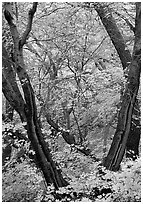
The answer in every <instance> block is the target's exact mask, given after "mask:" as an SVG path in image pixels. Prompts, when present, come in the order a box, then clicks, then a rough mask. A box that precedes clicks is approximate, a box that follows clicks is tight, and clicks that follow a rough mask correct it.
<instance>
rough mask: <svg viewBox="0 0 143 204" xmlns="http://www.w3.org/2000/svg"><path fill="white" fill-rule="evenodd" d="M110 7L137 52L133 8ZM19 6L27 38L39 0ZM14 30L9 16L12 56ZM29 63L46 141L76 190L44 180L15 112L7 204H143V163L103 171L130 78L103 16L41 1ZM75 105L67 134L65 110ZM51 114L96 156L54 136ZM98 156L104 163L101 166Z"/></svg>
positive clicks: (9, 134)
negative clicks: (30, 15)
mask: <svg viewBox="0 0 143 204" xmlns="http://www.w3.org/2000/svg"><path fill="white" fill-rule="evenodd" d="M108 4H109V6H110V8H111V10H112V12H113V16H114V18H115V20H116V22H117V25H118V26H119V28H120V30H121V32H122V34H123V36H124V39H125V43H126V46H127V48H128V49H129V50H132V48H133V41H134V35H133V32H131V31H130V27H129V24H126V22H127V20H128V21H130V22H131V23H132V24H133V22H134V18H135V6H134V4H133V3H123V2H121V3H114V2H113V3H108ZM17 5H18V9H19V14H18V19H17V21H16V24H17V25H18V29H19V33H20V34H21V33H23V31H24V30H25V25H26V21H27V10H29V8H31V5H32V3H28V2H23V3H21V2H20V3H17ZM117 5H118V6H117ZM125 19H126V20H125ZM9 32H10V31H9V28H8V26H7V24H6V22H5V20H4V19H3V43H4V44H5V46H6V48H7V50H8V53H9V54H10V53H11V49H12V39H11V37H10V35H9V34H10V33H9ZM8 36H9V38H10V39H9V38H8ZM24 59H25V64H26V70H27V72H28V75H29V76H30V80H31V83H32V86H33V88H34V92H35V96H36V104H37V109H38V116H39V121H40V122H41V123H42V132H43V134H44V139H45V141H46V142H47V144H48V145H49V146H50V149H51V153H52V156H53V159H54V161H55V162H56V163H57V167H58V169H62V174H63V176H64V177H65V179H66V180H68V182H69V183H70V185H69V186H67V187H64V188H60V189H59V190H58V191H55V189H54V188H53V186H48V187H47V186H45V184H44V179H43V175H42V174H41V172H40V170H39V168H38V165H37V166H36V164H35V160H33V159H35V158H34V154H35V153H34V152H33V150H32V149H31V144H30V142H29V140H28V137H27V132H26V124H24V123H23V124H22V123H21V122H19V118H18V117H17V115H16V113H15V115H16V116H15V117H14V121H13V122H12V123H7V124H5V123H4V124H3V131H2V133H3V135H2V140H3V144H2V145H3V154H4V153H5V155H6V156H4V157H3V158H4V159H3V160H4V162H3V178H2V179H3V201H4V202H32V201H33V202H35V201H39V202H42V201H45V202H48V201H52V202H58V201H68V202H69V201H77V202H78V201H81V202H91V201H92V202H97V201H103V202H104V201H107V202H139V201H141V172H140V168H141V167H140V164H141V161H140V158H138V159H137V160H135V161H130V160H126V159H124V161H123V162H122V164H121V169H120V170H119V172H110V171H107V170H106V169H104V168H103V167H102V166H101V163H102V161H103V160H104V157H105V155H106V153H107V151H108V149H109V146H110V144H111V139H112V137H113V134H114V132H115V128H116V124H117V114H118V111H119V108H120V101H121V99H120V96H121V91H123V89H124V85H125V78H124V76H123V75H124V73H123V70H122V66H121V62H120V60H119V57H118V55H117V53H116V50H115V49H114V47H113V45H112V43H111V40H110V38H109V37H108V36H107V33H106V31H105V29H104V28H103V25H102V24H101V22H100V20H99V17H98V15H97V13H96V12H95V11H94V10H93V9H91V10H90V9H86V8H84V3H57V2H54V3H53V2H48V3H46V2H45V3H39V4H38V10H37V12H36V14H35V17H34V22H33V25H32V32H30V35H29V37H28V39H27V42H26V44H25V46H24ZM16 80H17V79H16ZM18 83H19V82H18ZM21 92H22V91H21ZM22 96H23V93H22ZM139 103H140V101H139ZM71 107H72V109H73V110H72V112H71V113H70V115H69V118H70V120H69V123H70V127H69V129H68V128H67V118H66V116H65V112H64V111H65V110H69V109H70V108H71ZM3 112H5V110H4V109H3ZM45 112H47V113H49V114H50V116H51V118H52V119H53V120H54V121H55V122H56V123H58V124H59V125H60V126H61V127H63V128H65V129H68V131H70V134H71V135H74V136H75V137H76V139H77V141H78V142H79V135H80V134H81V135H82V137H83V138H84V141H83V144H85V145H86V146H87V147H88V148H89V149H90V150H91V153H90V155H89V156H85V155H83V154H81V153H79V152H77V150H76V148H73V147H71V146H70V145H68V144H66V143H65V141H64V140H63V138H62V136H61V133H59V132H56V131H55V132H54V131H53V129H52V128H51V127H50V126H49V125H48V124H47V121H46V119H45V117H44V113H45ZM29 157H30V158H31V159H30V158H29ZM96 158H98V159H99V160H100V161H99V162H96V161H97V160H96ZM33 161H34V162H33Z"/></svg>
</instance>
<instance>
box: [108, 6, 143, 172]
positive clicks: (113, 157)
mask: <svg viewBox="0 0 143 204" xmlns="http://www.w3.org/2000/svg"><path fill="white" fill-rule="evenodd" d="M140 72H141V4H140V3H137V4H136V21H135V43H134V49H133V55H132V61H131V64H130V67H129V74H128V80H127V84H126V90H125V93H124V95H123V101H122V105H121V110H120V112H119V116H118V124H117V129H116V132H115V135H114V138H113V142H112V144H111V148H110V150H109V153H108V155H107V157H106V159H105V161H104V166H105V167H106V168H107V169H110V170H113V171H116V170H118V169H119V166H120V163H121V161H122V158H123V155H124V152H125V148H126V143H127V141H128V138H129V133H130V128H131V119H132V114H133V109H134V105H135V102H136V97H137V93H138V89H139V84H140Z"/></svg>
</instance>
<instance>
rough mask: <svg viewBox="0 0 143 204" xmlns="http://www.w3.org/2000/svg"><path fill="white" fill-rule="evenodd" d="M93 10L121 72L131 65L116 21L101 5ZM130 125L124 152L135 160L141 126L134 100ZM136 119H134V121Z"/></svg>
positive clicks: (138, 110)
mask: <svg viewBox="0 0 143 204" xmlns="http://www.w3.org/2000/svg"><path fill="white" fill-rule="evenodd" d="M95 10H96V11H97V13H98V15H99V16H100V19H101V21H102V23H103V25H104V27H105V29H106V31H107V33H108V35H109V36H110V38H111V40H112V43H113V45H114V46H115V49H116V50H117V53H118V55H119V58H120V60H121V63H122V66H123V70H125V69H126V68H127V67H129V64H130V63H131V60H132V57H131V54H130V52H129V50H128V49H127V47H126V44H125V41H124V38H123V36H122V34H121V32H120V30H119V29H118V27H117V25H116V21H115V19H114V18H113V16H112V13H111V11H110V9H109V7H107V6H105V5H102V3H95ZM133 116H134V117H132V124H131V128H130V133H129V136H128V140H127V145H126V150H127V154H126V156H127V157H130V158H132V159H135V158H136V157H137V156H138V155H139V141H140V134H141V126H140V117H139V116H140V107H139V104H138V100H137V99H136V103H135V108H134V109H133ZM134 118H136V119H134Z"/></svg>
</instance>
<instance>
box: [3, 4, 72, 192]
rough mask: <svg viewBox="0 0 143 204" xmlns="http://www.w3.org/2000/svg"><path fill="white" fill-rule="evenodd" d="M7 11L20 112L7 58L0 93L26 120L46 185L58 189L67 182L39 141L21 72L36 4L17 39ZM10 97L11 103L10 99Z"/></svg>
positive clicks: (26, 81)
mask: <svg viewBox="0 0 143 204" xmlns="http://www.w3.org/2000/svg"><path fill="white" fill-rule="evenodd" d="M5 4H7V3H5ZM7 8H9V7H7V6H5V11H4V14H5V19H6V20H7V22H8V24H9V26H10V31H11V34H12V38H13V43H14V52H13V57H14V61H13V64H14V68H15V72H16V73H17V75H18V77H19V80H20V83H21V86H22V89H23V93H24V101H23V100H21V101H22V107H24V108H23V109H22V110H21V109H20V108H21V107H20V103H19V101H18V99H19V97H17V96H18V93H19V91H18V92H17V90H14V88H13V87H12V85H11V84H12V82H11V81H10V78H9V76H8V75H7V72H6V70H7V67H8V65H9V67H11V66H10V63H12V62H11V61H10V60H9V59H8V58H7V66H4V68H5V69H4V74H3V93H4V94H5V96H6V98H7V99H8V100H9V103H10V105H11V106H12V107H14V108H15V110H17V112H18V113H19V114H21V112H22V113H23V112H24V117H25V118H26V122H27V134H28V138H29V139H30V141H31V144H32V147H33V149H34V151H35V153H36V157H37V161H38V164H39V167H40V168H41V170H42V172H43V174H44V177H45V180H46V182H47V184H48V185H49V184H51V183H53V184H54V186H55V188H56V189H58V187H62V186H66V185H67V184H68V183H67V182H66V181H65V180H64V179H63V177H62V174H61V172H60V171H58V170H57V168H56V164H55V163H54V161H53V160H52V156H51V154H50V150H49V148H48V146H47V144H46V142H45V141H44V139H43V135H42V131H41V128H40V126H39V123H38V117H37V107H36V103H35V95H34V91H33V89H32V86H31V83H30V79H29V76H28V74H27V72H26V69H25V64H24V59H23V46H24V44H25V42H26V39H27V37H28V35H29V32H30V31H31V27H32V20H33V16H34V14H35V12H36V9H37V3H33V7H32V9H30V11H29V14H28V24H27V27H26V30H25V32H24V33H23V35H22V37H21V38H20V36H19V33H18V30H17V27H16V25H15V24H14V23H13V17H12V16H11V13H10V11H9V9H7ZM4 57H5V56H4ZM11 97H12V99H13V100H12V99H11Z"/></svg>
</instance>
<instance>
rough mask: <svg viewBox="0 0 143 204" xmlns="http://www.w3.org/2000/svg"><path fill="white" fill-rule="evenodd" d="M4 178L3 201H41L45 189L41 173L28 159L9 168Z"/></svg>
mask: <svg viewBox="0 0 143 204" xmlns="http://www.w3.org/2000/svg"><path fill="white" fill-rule="evenodd" d="M2 180H3V184H2V185H3V202H29V201H33V202H34V201H39V199H41V196H42V193H43V191H44V190H43V189H44V187H43V186H44V181H43V177H42V175H41V173H40V172H38V170H37V168H36V167H35V166H33V165H31V164H30V163H29V162H27V161H24V162H23V163H20V164H19V163H17V164H16V166H15V168H9V169H8V171H7V172H5V173H3V177H2Z"/></svg>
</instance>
